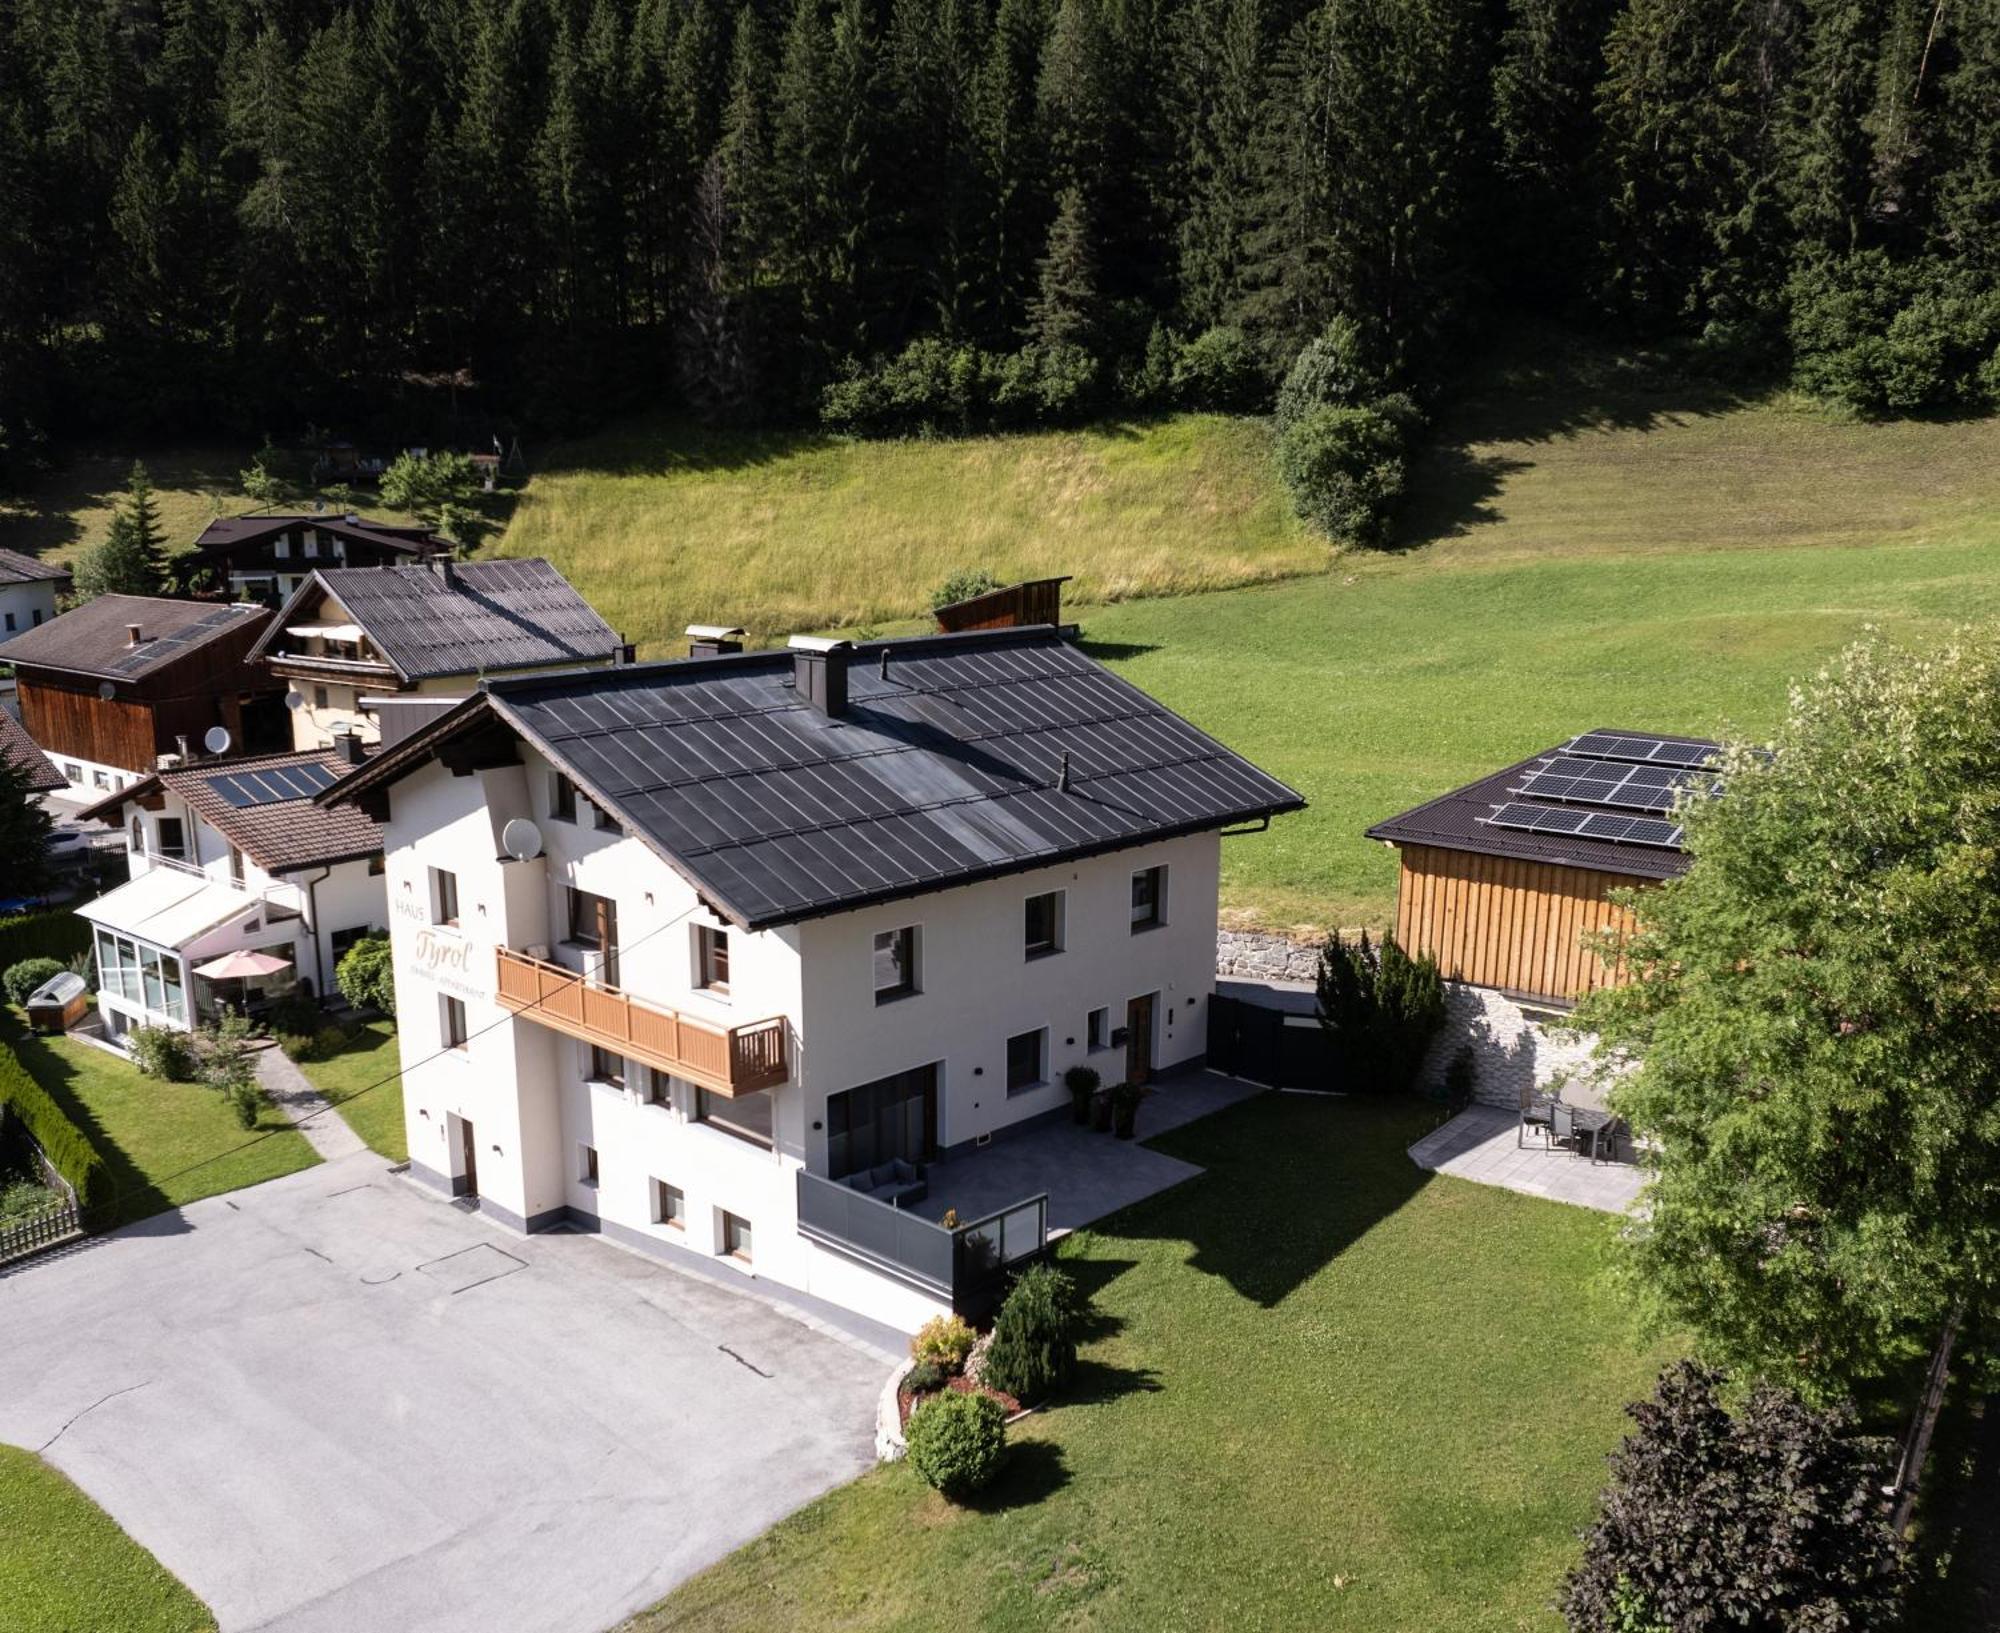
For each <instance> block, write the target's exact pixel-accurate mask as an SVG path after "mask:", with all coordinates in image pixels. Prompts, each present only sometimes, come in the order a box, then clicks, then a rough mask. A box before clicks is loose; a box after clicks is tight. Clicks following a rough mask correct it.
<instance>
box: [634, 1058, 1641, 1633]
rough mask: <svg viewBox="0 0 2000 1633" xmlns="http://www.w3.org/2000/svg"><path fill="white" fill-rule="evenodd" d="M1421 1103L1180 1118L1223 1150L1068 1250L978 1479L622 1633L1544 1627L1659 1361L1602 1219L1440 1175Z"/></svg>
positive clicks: (818, 1540) (795, 1549) (873, 1481)
mask: <svg viewBox="0 0 2000 1633" xmlns="http://www.w3.org/2000/svg"><path fill="white" fill-rule="evenodd" d="M1143 1115H1144V1114H1143V1112H1142V1113H1141V1116H1142V1118H1143ZM1431 1121H1432V1117H1431V1114H1430V1113H1429V1112H1428V1111H1427V1109H1426V1108H1423V1107H1421V1106H1418V1105H1416V1104H1413V1103H1411V1102H1409V1101H1401V1100H1399V1101H1377V1100H1370V1099H1319V1098H1308V1097H1304V1096H1291V1095H1276V1094H1273V1095H1265V1096H1263V1097H1261V1098H1259V1099H1258V1100H1256V1101H1253V1102H1251V1103H1249V1104H1247V1105H1244V1106H1241V1107H1238V1108H1236V1109H1234V1110H1231V1111H1228V1112H1224V1113H1222V1114H1221V1115H1219V1116H1217V1117H1214V1118H1210V1119H1208V1120H1206V1121H1203V1122H1200V1123H1196V1124H1193V1125H1191V1126H1190V1127H1188V1128H1186V1129H1183V1130H1180V1131H1178V1132H1176V1133H1174V1134H1172V1135H1169V1136H1166V1137H1165V1138H1163V1139H1161V1140H1160V1141H1159V1142H1158V1144H1159V1148H1160V1149H1162V1150H1164V1151H1166V1152H1169V1153H1171V1154H1173V1155H1176V1156H1182V1157H1185V1158H1188V1159H1189V1160H1192V1161H1197V1162H1200V1163H1202V1164H1204V1165H1206V1166H1207V1167H1208V1169H1209V1172H1208V1173H1207V1174H1205V1175H1203V1176H1202V1177H1200V1178H1198V1179H1196V1180H1194V1181H1192V1182H1190V1183H1189V1184H1188V1185H1186V1186H1183V1187H1181V1188H1179V1189H1177V1190H1174V1191H1172V1192H1169V1193H1167V1194H1165V1195H1163V1196H1161V1197H1158V1198H1156V1199H1154V1200H1153V1201H1151V1202H1148V1203H1144V1204H1141V1205H1140V1206H1138V1207H1136V1208H1133V1209H1130V1210H1128V1211H1127V1212H1125V1213H1123V1214H1121V1215H1118V1216H1117V1217H1115V1218H1114V1219H1112V1220H1109V1221H1106V1222H1104V1223H1103V1224H1101V1225H1100V1226H1099V1227H1098V1228H1096V1229H1095V1230H1092V1231H1090V1232H1087V1233H1084V1234H1083V1235H1080V1236H1077V1237H1072V1238H1070V1239H1069V1240H1068V1241H1066V1242H1065V1243H1064V1244H1063V1247H1062V1249H1061V1254H1062V1259H1063V1262H1064V1264H1065V1265H1066V1266H1067V1267H1068V1268H1069V1269H1071V1270H1072V1271H1073V1272H1075V1273H1076V1274H1078V1275H1079V1276H1080V1277H1081V1278H1083V1279H1084V1280H1085V1281H1086V1283H1087V1284H1088V1285H1090V1286H1091V1287H1092V1288H1093V1289H1094V1290H1095V1295H1096V1303H1097V1308H1098V1311H1099V1312H1100V1314H1101V1318H1102V1320H1101V1326H1102V1331H1101V1333H1100V1335H1099V1336H1097V1337H1096V1338H1095V1339H1094V1340H1093V1341H1092V1342H1091V1343H1090V1344H1088V1345H1087V1346H1086V1350H1085V1356H1084V1361H1085V1365H1084V1368H1083V1375H1082V1378H1081V1381H1080V1385H1079V1387H1078V1389H1077V1390H1076V1391H1075V1393H1074V1394H1073V1395H1072V1396H1071V1397H1070V1398H1069V1399H1067V1400H1066V1401H1065V1402H1063V1403H1062V1404H1060V1405H1058V1406H1056V1407H1054V1408H1053V1409H1052V1410H1049V1411H1046V1412H1044V1413H1041V1414H1039V1415H1037V1416H1035V1417H1033V1418H1030V1419H1028V1420H1027V1421H1025V1422H1024V1423H1022V1424H1021V1425H1019V1426H1017V1427H1016V1428H1015V1429H1014V1430H1013V1431H1011V1434H1012V1438H1013V1442H1014V1445H1013V1451H1012V1454H1011V1464H1010V1471H1009V1472H1008V1473H1006V1474H1005V1475H1003V1477H1002V1480H1001V1483H1000V1484H999V1485H998V1487H997V1488H996V1489H994V1490H993V1491H992V1492H990V1493H989V1494H988V1495H987V1497H986V1499H985V1500H983V1501H982V1502H981V1503H980V1504H979V1505H978V1506H977V1507H976V1508H971V1509H965V1510H958V1509H954V1508H952V1507H951V1506H950V1505H948V1504H946V1503H945V1502H944V1501H943V1500H942V1499H940V1498H938V1497H936V1496H935V1495H934V1494H932V1493H930V1492H929V1491H927V1490H926V1489H925V1488H924V1487H923V1486H922V1484H921V1483H920V1482H919V1481H918V1479H917V1478H916V1476H915V1475H914V1474H912V1473H911V1472H910V1470H909V1469H908V1468H907V1466H904V1465H897V1466H892V1467H889V1468H884V1469H879V1470H877V1471H875V1472H874V1473H871V1474H869V1475H866V1476H864V1477H863V1478H862V1479H861V1480H859V1481H857V1482H855V1483H854V1484H853V1485H851V1486H847V1487H844V1488H842V1489H841V1490H839V1491H836V1492H834V1493H832V1494H831V1495H829V1496H827V1497H826V1498H824V1499H822V1500H821V1501H819V1502H817V1503H814V1504H812V1505H811V1506H809V1507H808V1508H806V1509H804V1510H802V1511H801V1512H800V1513H798V1514H797V1515H795V1516H793V1517H792V1518H791V1519H788V1520H786V1521H784V1522H782V1523H781V1524H780V1525H778V1526H777V1527H776V1528H775V1529H774V1530H772V1531H771V1532H769V1533H768V1534H767V1535H766V1536H764V1537H763V1538H762V1539H760V1540H759V1541H757V1542H755V1543H753V1544H751V1545H750V1546H748V1547H747V1548H744V1549H742V1550H740V1551H739V1552H738V1553H736V1554H735V1555H733V1556H731V1557H730V1558H729V1559H727V1560H725V1561H724V1562H723V1563H721V1564H720V1565H718V1566H717V1567H715V1568H714V1569H712V1570H710V1571H708V1572H707V1573H705V1574H704V1575H702V1576H700V1577H697V1578H696V1579H695V1580H693V1581H692V1582H690V1583H688V1584H687V1585H686V1586H684V1587H683V1588H682V1589H680V1590H679V1591H678V1592H676V1593H675V1594H674V1595H673V1596H672V1597H670V1598H668V1599H667V1600H665V1601H664V1602H662V1603H661V1604H660V1605H659V1606H657V1607H655V1608H654V1609H653V1610H652V1611H650V1612H648V1613H646V1614H645V1615H643V1616H641V1617H639V1618H638V1619H637V1620H636V1621H635V1622H634V1623H632V1624H631V1628H632V1630H633V1633H641V1630H643V1633H664V1630H666V1629H669V1628H672V1629H705V1630H714V1629H741V1630H748V1629H762V1628H769V1627H840V1628H848V1629H910V1630H928V1629H933V1628H936V1627H939V1626H941V1625H951V1626H965V1627H978V1628H982V1629H992V1630H1002V1629H1029V1628H1045V1627H1051V1626H1062V1627H1088V1628H1094V1629H1122V1628H1131V1629H1139V1630H1145V1633H1154V1630H1158V1629H1172V1628H1217V1627H1244V1628H1251V1627H1297V1628H1315V1629H1327V1630H1329V1633H1374V1630H1380V1633H1389V1630H1392V1629H1394V1630H1403V1629H1416V1628H1421V1629H1425V1630H1427V1633H1456V1630H1473V1629H1490V1630H1493V1633H1500V1630H1508V1633H1513V1630H1517V1629H1523V1628H1553V1627H1555V1626H1556V1625H1557V1624H1556V1620H1555V1617H1554V1615H1553V1613H1552V1612H1551V1611H1550V1609H1549V1606H1550V1603H1551V1601H1552V1600H1553V1598H1554V1596H1555V1594H1556V1591H1557V1589H1558V1586H1559V1584H1560V1582H1561V1579H1562V1576H1563V1573H1564V1571H1565V1569H1566V1568H1567V1566H1568V1563H1569V1561H1570V1560H1571V1559H1572V1557H1573V1555H1574V1551H1575V1541H1574V1535H1575V1532H1576V1531H1577V1530H1578V1529H1579V1528H1580V1527H1581V1526H1583V1525H1584V1524H1585V1523H1587V1521H1588V1519H1589V1517H1590V1514H1591V1512H1592V1506H1593V1501H1594V1498H1595V1495H1596V1493H1597V1491H1598V1489H1599V1487H1600V1485H1601V1484H1602V1480H1603V1474H1604V1464H1603V1459H1604V1455H1605V1454H1606V1453H1607V1452H1608V1451H1609V1450H1610V1449H1611V1448H1612V1447H1613V1446H1614V1445H1615V1444H1616V1443H1617V1441H1618V1439H1619V1437H1620V1435H1621V1433H1622V1429H1623V1424H1624V1419H1623V1418H1622V1416H1621V1408H1622V1406H1623V1404H1624V1402H1625V1401H1627V1400H1628V1399H1630V1398H1632V1397H1634V1396H1636V1395H1638V1394H1641V1393H1643V1392H1644V1391H1645V1390H1646V1389H1647V1387H1648V1386H1649V1385H1650V1382H1651V1379H1652V1377H1653V1375H1654V1373H1655V1371H1656V1370H1657V1367H1658V1365H1659V1363H1660V1362H1661V1360H1662V1359H1663V1358H1664V1354H1663V1352H1658V1351H1648V1350H1647V1349H1645V1348H1643V1347H1641V1346H1639V1345H1638V1344H1636V1343H1635V1341H1634V1340H1633V1338H1632V1336H1631V1333H1630V1331H1629V1328H1628V1326H1627V1323H1626V1318H1625V1315H1624V1306H1623V1305H1622V1303H1620V1302H1619V1301H1618V1300H1617V1299H1616V1297H1615V1295H1614V1294H1613V1293H1612V1292H1611V1291H1610V1290H1609V1289H1607V1288H1606V1287H1605V1286H1604V1285H1603V1284H1602V1281H1601V1277H1600V1271H1601V1265H1602V1257H1603V1253H1604V1249H1605V1246H1606V1243H1607V1241H1608V1239H1609V1237H1610V1234H1611V1232H1612V1230H1613V1229H1614V1228H1615V1227H1614V1223H1613V1221H1612V1220H1611V1219H1610V1218H1608V1217H1607V1216H1604V1215H1599V1214H1593V1213H1588V1212H1585V1211H1583V1210H1581V1209H1576V1208H1569V1207H1565V1206H1562V1205H1561V1204H1558V1203H1552V1202H1542V1201H1537V1200H1534V1199H1532V1198H1528V1197H1522V1196H1516V1195H1512V1194H1510V1193H1508V1192H1504V1191H1497V1190H1491V1189H1487V1188H1484V1187H1480V1186H1475V1185H1469V1184H1465V1183H1463V1182H1460V1181H1456V1180H1450V1179H1432V1180H1429V1181H1428V1182H1426V1179H1425V1176H1424V1175H1422V1174H1420V1173H1419V1172H1418V1171H1417V1170H1416V1169H1415V1168H1414V1167H1413V1166H1412V1165H1411V1164H1410V1163H1409V1161H1408V1160H1407V1159H1406V1158H1405V1156H1404V1155H1403V1148H1404V1146H1405V1145H1406V1144H1407V1143H1408V1142H1409V1141H1410V1140H1412V1139H1413V1138H1415V1137H1416V1136H1417V1135H1418V1134H1420V1133H1421V1132H1423V1130H1424V1129H1425V1128H1427V1127H1428V1126H1429V1124H1430V1122H1431Z"/></svg>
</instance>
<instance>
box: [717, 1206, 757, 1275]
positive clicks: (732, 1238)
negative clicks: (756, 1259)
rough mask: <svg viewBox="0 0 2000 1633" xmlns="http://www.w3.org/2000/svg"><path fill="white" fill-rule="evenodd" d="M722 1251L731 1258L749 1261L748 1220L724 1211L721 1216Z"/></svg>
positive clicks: (746, 1262)
mask: <svg viewBox="0 0 2000 1633" xmlns="http://www.w3.org/2000/svg"><path fill="white" fill-rule="evenodd" d="M722 1251H723V1252H724V1253H727V1254H728V1255H729V1256H730V1258H732V1259H741V1260H742V1261H743V1262H744V1263H745V1264H748V1263H749V1262H750V1221H749V1220H747V1219H743V1218H739V1217H738V1216H737V1215H735V1214H733V1213H727V1212H725V1213H724V1214H723V1216H722Z"/></svg>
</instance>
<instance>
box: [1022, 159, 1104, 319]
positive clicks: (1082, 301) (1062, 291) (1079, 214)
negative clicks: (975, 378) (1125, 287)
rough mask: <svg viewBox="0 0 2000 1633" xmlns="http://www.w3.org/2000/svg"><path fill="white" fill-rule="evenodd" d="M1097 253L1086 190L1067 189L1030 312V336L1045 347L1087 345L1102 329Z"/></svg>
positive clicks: (1058, 210) (1050, 230) (1060, 202)
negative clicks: (1085, 199) (1085, 196)
mask: <svg viewBox="0 0 2000 1633" xmlns="http://www.w3.org/2000/svg"><path fill="white" fill-rule="evenodd" d="M1099 316H1100V301H1099V290H1098V281H1097V252H1096V249H1095V244H1094V240H1093V238H1092V234H1091V223H1090V207H1089V206H1088V204H1086V203H1085V201H1084V196H1083V189H1082V188H1080V187H1077V186H1074V185H1072V186H1069V187H1065V188H1064V189H1063V192H1062V197H1061V198H1060V199H1059V200H1057V203H1056V219H1055V224H1054V225H1053V226H1052V227H1050V228H1049V247H1048V251H1047V253H1046V254H1044V255H1043V257H1042V262H1041V267H1040V278H1039V286H1038V288H1037V291H1036V294H1035V299H1034V301H1033V303H1032V304H1031V305H1030V307H1029V311H1028V336H1029V338H1030V339H1031V340H1033V341H1034V342H1035V343H1036V344H1037V345H1040V346H1081V347H1083V348H1084V349H1085V350H1086V351H1088V350H1089V349H1090V348H1091V347H1092V346H1093V345H1094V344H1095V343H1096V341H1097V340H1098V338H1099V333H1100V323H1099Z"/></svg>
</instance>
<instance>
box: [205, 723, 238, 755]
mask: <svg viewBox="0 0 2000 1633" xmlns="http://www.w3.org/2000/svg"><path fill="white" fill-rule="evenodd" d="M230 741H231V739H230V736H229V728H228V727H227V726H210V727H209V728H208V730H207V731H205V732H203V733H202V734H201V746H202V747H203V748H205V749H207V750H208V752H209V753H211V754H227V753H228V752H229V744H230Z"/></svg>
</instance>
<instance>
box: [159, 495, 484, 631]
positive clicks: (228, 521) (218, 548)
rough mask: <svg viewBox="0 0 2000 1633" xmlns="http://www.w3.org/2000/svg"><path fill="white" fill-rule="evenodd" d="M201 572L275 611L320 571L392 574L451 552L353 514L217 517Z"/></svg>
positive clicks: (419, 532)
mask: <svg viewBox="0 0 2000 1633" xmlns="http://www.w3.org/2000/svg"><path fill="white" fill-rule="evenodd" d="M194 547H195V550H196V552H197V553H198V554H199V555H200V557H201V562H202V566H203V567H204V568H205V569H206V571H207V574H208V576H209V577H210V578H211V579H212V581H213V582H214V583H215V584H216V586H217V587H218V588H221V589H226V590H227V591H228V592H229V593H230V595H231V596H232V597H233V598H236V599H239V600H245V601H261V602H263V603H265V604H266V605H267V606H273V607H275V606H276V605H277V604H278V603H279V602H280V601H282V600H284V599H285V597H287V596H288V595H290V594H291V593H292V592H293V591H294V590H296V589H297V588H298V587H299V585H300V584H302V583H304V582H305V580H306V579H307V578H308V577H310V576H311V574H312V573H313V571H314V570H315V569H316V568H320V567H393V566H397V565H399V564H403V563H409V562H418V561H424V560H427V559H428V558H429V557H430V556H432V555H433V554H436V553H438V552H446V553H448V552H449V551H450V550H451V549H452V545H451V544H450V542H449V541H448V540H445V539H440V538H437V537H436V536H435V535H433V534H432V533H431V531H430V529H429V528H425V527H401V526H396V525H394V524H392V523H389V522H371V521H366V520H364V519H363V518H361V517H359V516H356V515H354V514H352V513H351V512H350V513H349V514H347V515H345V516H335V515H330V514H325V513H321V512H318V511H314V512H309V513H305V514H291V515H286V514H271V515H263V516H218V517H217V518H216V519H215V520H214V521H212V522H210V523H209V524H208V526H206V527H205V528H203V529H202V530H201V537H200V538H198V539H196V540H195V541H194Z"/></svg>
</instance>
